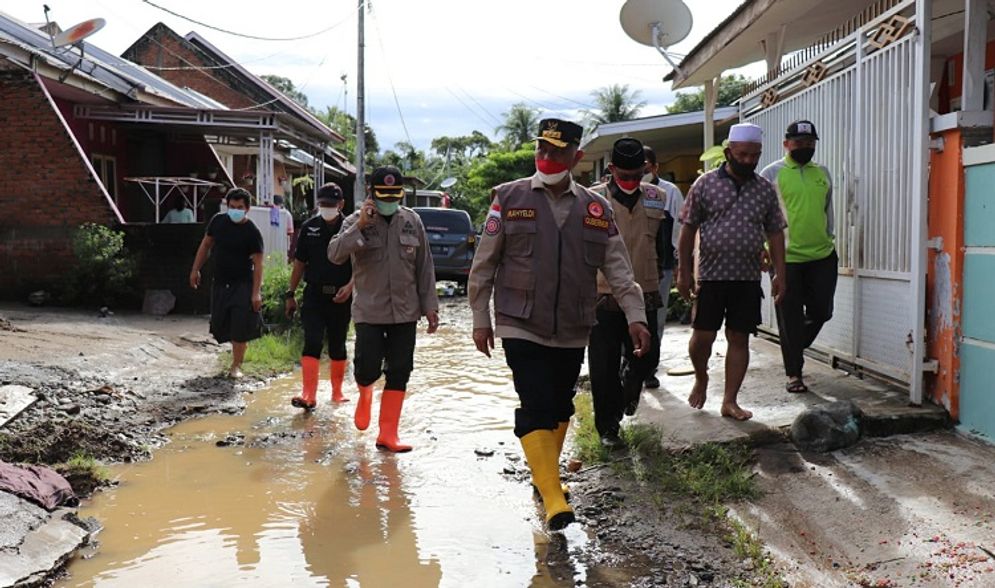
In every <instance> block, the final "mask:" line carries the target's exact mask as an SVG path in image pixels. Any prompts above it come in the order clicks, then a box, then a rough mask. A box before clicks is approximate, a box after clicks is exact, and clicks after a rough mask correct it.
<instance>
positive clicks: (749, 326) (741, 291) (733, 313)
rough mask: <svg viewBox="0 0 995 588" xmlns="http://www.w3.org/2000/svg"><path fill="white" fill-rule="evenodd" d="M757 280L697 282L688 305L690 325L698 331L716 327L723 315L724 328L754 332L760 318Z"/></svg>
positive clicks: (760, 292) (760, 293) (759, 292)
mask: <svg viewBox="0 0 995 588" xmlns="http://www.w3.org/2000/svg"><path fill="white" fill-rule="evenodd" d="M763 296H764V292H763V289H762V288H761V287H760V282H759V281H757V282H753V281H743V282H699V283H698V297H697V298H695V301H694V306H692V308H691V326H692V327H694V328H695V329H700V330H702V331H718V330H719V328H721V327H722V321H723V319H725V324H726V328H727V329H731V330H733V331H738V332H740V333H753V334H754V335H755V334H756V333H757V325H759V324H760V322H761V321H762V319H761V316H760V301H761V300H762V299H763Z"/></svg>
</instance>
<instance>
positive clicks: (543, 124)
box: [535, 118, 584, 149]
mask: <svg viewBox="0 0 995 588" xmlns="http://www.w3.org/2000/svg"><path fill="white" fill-rule="evenodd" d="M583 134H584V127H582V126H580V125H579V124H577V123H573V122H570V121H568V120H561V119H558V118H544V119H542V120H541V121H539V136H538V137H536V138H535V140H536V141H545V142H547V143H549V144H550V145H553V146H554V147H559V148H561V149H562V148H563V147H566V146H567V145H570V144H571V143H573V144H574V145H580V138H581V136H582V135H583Z"/></svg>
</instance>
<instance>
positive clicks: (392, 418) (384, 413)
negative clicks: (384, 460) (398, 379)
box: [377, 390, 411, 453]
mask: <svg viewBox="0 0 995 588" xmlns="http://www.w3.org/2000/svg"><path fill="white" fill-rule="evenodd" d="M403 405H404V390H384V391H383V394H381V395H380V434H379V435H377V447H379V448H380V449H387V450H389V451H393V452H394V453H404V452H406V451H411V446H410V445H404V444H402V443H401V442H400V441H398V439H397V425H398V423H399V422H400V420H401V407H402V406H403Z"/></svg>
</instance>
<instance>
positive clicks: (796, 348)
mask: <svg viewBox="0 0 995 588" xmlns="http://www.w3.org/2000/svg"><path fill="white" fill-rule="evenodd" d="M838 265H839V258H838V257H837V256H836V252H835V251H833V253H832V254H831V255H830V256H829V257H826V258H824V259H819V260H816V261H806V262H804V263H789V264H787V273H786V274H785V279H786V282H787V288H788V289H787V292H785V295H784V297H783V298H782V299H781V304H779V305H776V306H775V308H776V309H777V329H778V336H779V337H780V339H781V357H782V358H783V359H784V373H785V374H786V375H787V376H788V377H789V378H792V377H798V376H801V375H802V366H803V365H804V364H805V356H804V353H803V352H804V351H805V349H807V348H808V347H809V346H810V345H812V342H813V341H815V338H816V337H818V336H819V331H820V330H821V329H822V325H823V324H825V323H826V322H827V321H828V320H829V319H831V318H833V298H834V296H835V295H836V278H837V275H838V270H837V266H838Z"/></svg>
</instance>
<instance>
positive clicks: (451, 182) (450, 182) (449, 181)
mask: <svg viewBox="0 0 995 588" xmlns="http://www.w3.org/2000/svg"><path fill="white" fill-rule="evenodd" d="M458 181H459V180H457V179H456V178H446V179H444V180H442V182H441V183H440V184H439V186H440V187H441V188H442V189H443V190H448V189H449V188H452V187H453V186H455V185H456V182H458Z"/></svg>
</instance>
